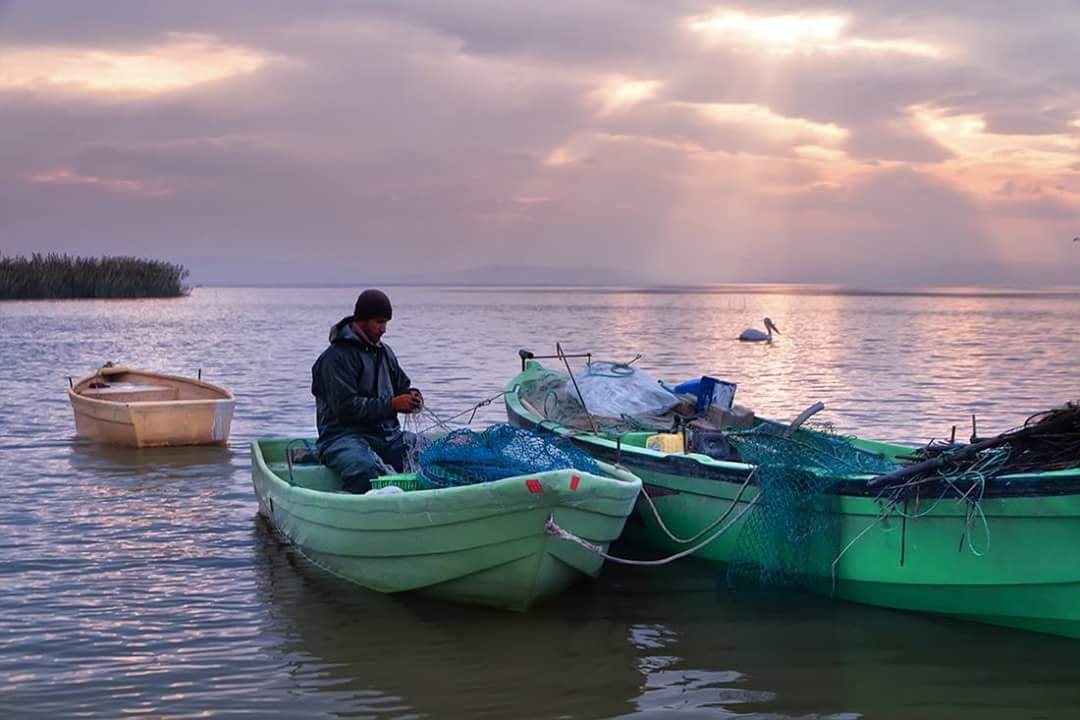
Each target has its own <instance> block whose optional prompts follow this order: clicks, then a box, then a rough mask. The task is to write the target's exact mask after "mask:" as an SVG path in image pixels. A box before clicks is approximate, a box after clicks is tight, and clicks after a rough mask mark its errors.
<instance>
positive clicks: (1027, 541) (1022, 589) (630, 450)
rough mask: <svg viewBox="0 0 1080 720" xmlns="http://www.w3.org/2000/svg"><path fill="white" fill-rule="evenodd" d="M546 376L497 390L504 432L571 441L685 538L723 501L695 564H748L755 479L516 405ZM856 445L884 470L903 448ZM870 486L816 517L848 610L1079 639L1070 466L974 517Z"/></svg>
mask: <svg viewBox="0 0 1080 720" xmlns="http://www.w3.org/2000/svg"><path fill="white" fill-rule="evenodd" d="M551 374H552V371H550V370H548V369H545V368H544V367H543V366H542V365H541V364H540V363H539V362H537V361H535V360H530V361H528V362H527V363H524V368H523V371H522V373H521V374H520V375H518V376H517V377H515V378H514V379H513V380H511V381H510V383H509V384H508V385H507V386H506V391H507V392H506V396H505V397H506V411H507V416H508V418H509V421H510V423H511V424H513V425H516V426H518V427H521V428H533V429H543V430H548V431H551V432H553V433H555V434H558V435H562V436H566V437H572V439H573V442H574V443H575V444H576V445H577V447H579V448H580V449H582V450H584V451H585V452H587V453H588V454H589V455H591V456H592V457H593V458H596V459H599V460H605V461H608V462H617V463H619V464H620V465H621V466H624V467H626V468H628V469H629V470H631V471H632V472H634V473H635V474H636V475H638V476H639V477H640V478H641V479H642V482H643V483H644V487H645V491H646V493H647V494H648V496H649V498H650V499H651V500H652V502H653V503H654V504H655V507H656V508H657V512H658V514H659V517H660V518H661V519H662V521H663V523H664V525H666V527H667V530H668V531H670V535H675V536H678V537H680V538H687V537H690V536H693V535H695V534H697V533H699V532H700V531H701V530H702V529H703V528H707V527H708V526H710V524H714V523H715V521H716V520H717V518H719V517H720V516H721V515H723V514H724V513H725V512H726V511H728V510H729V508H731V506H732V504H733V503H734V504H735V508H733V510H732V512H731V513H729V518H731V522H732V525H731V527H730V530H729V531H727V532H724V533H722V534H719V535H718V536H717V537H716V539H715V540H714V541H713V542H711V543H708V544H707V545H705V546H704V547H702V548H701V549H700V550H699V551H697V552H696V553H695V554H694V556H695V557H697V558H700V559H704V560H710V561H713V562H716V563H720V564H723V565H725V566H726V565H728V564H730V563H732V562H734V561H736V560H740V559H745V556H742V558H739V557H736V552H737V550H738V549H739V548H742V549H743V550H745V548H746V547H747V545H746V544H743V545H740V544H739V543H740V532H741V531H743V530H744V529H745V527H746V521H747V518H749V517H752V515H745V514H744V512H743V511H744V510H746V509H747V508H748V507H749V505H750V503H752V502H754V501H755V497H756V495H757V494H758V489H757V487H756V486H755V482H754V480H753V479H752V478H751V479H750V481H749V482H748V481H747V480H748V477H750V476H751V473H752V471H753V469H754V468H753V467H752V466H750V465H747V464H743V463H737V462H728V461H723V460H716V459H713V458H712V457H709V456H707V455H703V454H696V453H667V452H661V451H657V450H651V449H648V448H646V447H645V440H646V438H647V437H648V436H650V435H651V434H653V433H652V432H627V433H622V434H619V435H617V436H615V437H611V436H604V435H602V434H597V433H592V432H584V431H582V430H581V429H580V428H576V429H571V428H568V427H565V426H563V425H560V424H558V422H555V421H552V420H550V419H548V418H546V417H545V416H544V415H542V413H541V412H540V411H538V410H537V405H536V404H533V403H530V402H529V401H528V400H523V397H522V394H523V388H527V387H529V386H530V385H531V384H532V383H535V382H538V381H540V380H542V379H543V378H545V377H546V378H550V376H551ZM853 444H854V445H855V446H856V447H858V448H861V449H863V450H867V451H870V452H873V453H880V454H882V455H883V456H885V457H887V458H891V459H895V458H896V457H897V456H902V455H905V454H907V453H910V452H911V451H912V448H909V447H905V446H899V445H890V444H884V443H875V442H869V441H863V440H858V439H855V440H853ZM1076 465H1077V466H1080V458H1076ZM868 479H869V478H868V477H866V476H863V477H849V478H845V479H844V480H843V481H842V482H840V483H838V484H837V485H836V487H835V488H833V489H832V490H831V491H830V492H829V493H827V494H826V495H825V496H824V497H823V500H824V504H823V507H822V508H821V512H823V513H826V514H829V515H830V516H831V517H832V520H833V521H835V522H834V524H833V527H834V535H835V536H834V537H831V538H830V542H829V544H828V548H827V550H826V551H827V552H828V557H819V558H817V561H818V562H816V563H814V564H813V566H814V567H819V568H825V572H826V573H827V574H828V576H827V577H820V578H817V580H819V581H820V583H819V584H818V586H819V587H827V588H830V591H831V592H832V593H833V594H834V596H835V597H838V598H841V599H845V600H851V601H855V602H863V603H869V604H872V605H880V606H884V607H890V608H898V609H904V610H914V611H922V612H929V613H935V614H941V615H947V616H951V617H956V618H963V619H968V620H976V621H980V622H985V623H992V624H997V625H1005V626H1010V627H1016V628H1023V629H1027V630H1033V631H1038V632H1044V633H1052V634H1057V635H1064V636H1067V637H1072V638H1080V467H1074V468H1072V469H1067V470H1056V471H1052V472H1041V473H1025V474H1014V475H1003V476H1000V477H996V478H995V479H994V481H993V482H991V483H988V484H987V486H986V487H985V489H984V491H983V494H982V497H981V499H980V500H979V501H978V503H977V506H978V509H977V512H973V511H972V507H973V506H972V504H971V503H970V502H965V501H963V500H961V499H959V498H956V497H951V498H950V497H945V498H943V499H940V500H938V501H937V502H936V503H935V502H934V500H935V499H936V498H934V497H926V496H923V497H922V499H921V503H920V502H919V501H917V500H916V501H914V502H911V501H909V502H906V503H905V504H903V505H896V504H890V503H889V502H888V501H887V498H883V497H880V496H881V492H880V490H879V489H877V488H874V487H871V486H869V485H868V483H867V480H868ZM744 484H745V485H746V488H745V490H744V492H743V493H742V495H741V496H740V495H739V491H740V488H743V486H744ZM636 515H637V516H636V518H634V519H633V520H632V521H631V522H630V523H628V524H627V534H628V536H632V537H633V538H634V539H635V540H636V541H637V542H640V543H642V544H643V545H645V546H648V547H651V548H654V549H655V550H657V551H660V552H663V553H669V552H670V553H674V552H678V551H683V550H685V549H687V547H688V544H687V543H683V542H676V541H675V540H673V539H672V538H671V537H670V535H669V532H665V531H664V529H663V528H661V527H660V525H659V524H658V522H657V520H656V517H655V515H654V513H653V511H652V510H651V509H650V508H649V506H648V504H647V503H639V505H638V512H637V514H636ZM744 515H745V517H744ZM984 519H985V522H984ZM705 537H706V538H707V537H708V534H706V535H705ZM816 551H817V552H820V551H821V549H820V548H818V549H817V550H816Z"/></svg>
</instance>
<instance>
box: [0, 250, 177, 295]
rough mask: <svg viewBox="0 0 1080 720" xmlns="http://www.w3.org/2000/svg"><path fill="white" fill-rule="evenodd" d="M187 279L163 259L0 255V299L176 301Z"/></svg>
mask: <svg viewBox="0 0 1080 720" xmlns="http://www.w3.org/2000/svg"><path fill="white" fill-rule="evenodd" d="M187 276H188V271H187V269H185V268H184V266H183V265H178V264H175V263H170V262H165V261H163V260H147V259H143V258H135V257H102V258H91V257H72V256H70V255H60V254H58V253H49V254H48V255H42V254H40V253H34V254H32V255H31V256H30V257H28V258H27V257H22V256H14V257H12V256H3V255H0V300H44V299H56V300H59V299H72V298H147V297H153V298H163V297H180V296H182V295H186V294H187V293H188V291H189V290H190V288H189V287H188V286H186V285H185V284H184V279H185V278H187Z"/></svg>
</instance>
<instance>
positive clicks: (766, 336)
mask: <svg viewBox="0 0 1080 720" xmlns="http://www.w3.org/2000/svg"><path fill="white" fill-rule="evenodd" d="M765 330H766V331H767V332H761V331H760V330H758V329H757V328H746V329H745V330H743V331H742V335H740V336H739V340H741V341H742V342H772V334H773V332H774V331H775V332H776V334H777V335H779V334H780V328H778V327H776V325H773V321H772V320H770V319H769V318H765Z"/></svg>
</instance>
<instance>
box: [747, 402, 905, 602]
mask: <svg viewBox="0 0 1080 720" xmlns="http://www.w3.org/2000/svg"><path fill="white" fill-rule="evenodd" d="M785 430H786V428H785V427H784V426H780V425H774V424H772V423H762V424H761V425H759V426H757V427H755V428H754V429H752V430H747V431H742V432H729V433H727V440H728V442H729V443H730V444H731V446H732V447H734V448H735V450H736V451H737V452H738V455H739V458H740V459H741V460H742V461H743V462H745V463H748V464H750V465H754V466H756V469H755V470H754V475H753V483H754V485H755V487H756V488H757V492H758V498H759V499H758V500H757V502H756V504H755V505H754V507H753V508H752V509H751V510H750V512H749V513H748V514H747V516H746V520H745V522H744V524H743V526H742V528H741V529H740V531H739V536H738V538H737V539H736V541H735V548H734V552H733V554H732V559H731V562H730V564H729V565H728V568H727V580H728V583H729V585H731V586H732V587H734V588H737V589H744V590H776V589H781V588H783V589H799V590H807V591H811V592H822V593H824V594H830V593H831V592H832V565H833V561H834V560H835V559H836V558H837V556H838V555H839V554H840V552H841V550H842V548H841V541H840V530H841V526H840V515H839V512H838V508H837V507H836V502H837V497H838V496H837V495H835V494H833V493H832V492H831V491H832V490H833V488H834V487H835V486H836V484H837V483H838V482H840V481H841V480H843V479H845V478H849V477H851V476H858V475H867V474H877V473H882V472H888V471H890V470H894V469H895V468H896V467H897V466H896V465H895V464H893V463H892V462H891V461H890V460H888V459H886V458H885V457H883V456H882V455H880V454H878V453H872V452H868V451H865V450H862V449H860V448H858V447H856V446H855V445H853V444H852V443H851V441H850V440H848V439H847V438H844V437H841V436H838V435H834V434H831V433H826V432H819V431H814V430H797V431H796V432H794V433H792V434H791V435H790V436H786V435H785V434H784V431H785Z"/></svg>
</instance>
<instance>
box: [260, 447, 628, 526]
mask: <svg viewBox="0 0 1080 720" xmlns="http://www.w3.org/2000/svg"><path fill="white" fill-rule="evenodd" d="M291 439H293V438H277V437H266V438H255V439H253V440H252V441H251V458H252V465H253V466H257V467H258V468H259V470H260V471H262V472H264V473H266V474H267V475H269V476H271V477H272V478H273V479H274V480H275V481H276V482H278V483H280V485H281V486H282V488H283V489H284V490H285V491H287V492H290V493H292V494H293V497H294V498H296V499H297V500H304V499H306V500H308V501H309V502H297V503H296V504H297V505H298V506H303V507H312V508H339V509H345V508H347V509H348V510H350V511H355V512H361V513H363V514H375V513H382V512H388V511H389V512H395V513H400V512H401V511H400V509H399V508H398V507H397V505H398V503H397V500H398V499H400V498H402V497H403V496H408V498H409V499H410V500H421V499H425V500H431V499H434V498H438V497H446V496H448V495H449V496H450V497H455V496H458V497H461V496H466V495H476V494H477V490H478V489H481V488H483V489H484V490H486V491H487V492H485V493H484V495H485V496H487V497H491V492H490V491H491V490H492V489H496V488H497V489H499V490H500V491H505V490H506V489H509V488H510V487H512V486H513V485H514V484H521V482H522V480H524V479H537V480H540V481H541V482H543V481H544V480H545V479H547V478H550V477H554V476H556V475H562V474H565V473H573V474H576V475H578V476H580V477H581V478H583V479H584V478H588V479H589V481H590V484H592V485H594V487H593V489H592V490H593V491H592V492H591V493H589V494H579V493H578V491H576V490H569V489H564V488H560V487H554V486H549V485H546V484H545V486H544V492H541V493H533V492H530V491H526V494H524V495H522V496H521V498H522V500H525V499H528V498H533V499H538V498H540V499H543V503H541V504H548V505H552V506H557V505H563V506H565V507H574V506H575V505H582V504H585V503H587V502H589V501H623V500H626V499H627V498H626V497H624V495H625V494H627V493H628V491H629V490H630V489H634V497H636V496H637V495H638V494H639V493H641V492H642V489H643V487H644V482H643V481H642V480H641V478H639V477H637V476H636V475H634V474H633V473H632V472H630V471H629V470H627V469H625V468H621V467H616V466H612V467H613V469H614V470H616V471H618V472H622V473H625V474H626V475H627V476H628V477H627V478H626V479H620V478H613V477H606V476H603V475H596V474H594V473H590V472H587V471H584V470H578V469H576V468H565V469H560V470H548V471H545V472H541V473H524V474H521V475H513V476H511V477H507V478H502V479H500V480H493V481H491V482H487V483H478V484H473V485H459V486H455V487H447V488H432V489H420V490H409V491H406V492H403V493H387V494H382V495H366V494H353V493H346V492H342V491H339V490H316V489H313V488H309V487H305V486H303V485H297V484H294V483H290V482H289V481H288V480H287V479H285V478H283V477H282V476H281V475H279V474H278V472H276V471H275V470H274V469H273V468H272V467H271V466H270V463H268V462H267V461H266V458H265V456H264V455H263V452H262V447H261V444H262V443H264V442H287V441H288V440H291ZM601 462H602V461H601ZM602 464H604V465H609V464H608V463H602ZM402 475H409V473H404V474H402ZM596 486H599V487H596ZM607 491H612V492H607ZM616 491H617V492H616ZM421 495H422V498H421V497H420V496H421ZM311 501H313V502H311ZM373 501H375V502H373ZM380 501H385V502H380ZM343 503H344V505H343ZM391 503H393V504H392V505H391ZM487 507H490V508H492V509H499V510H503V511H505V510H507V509H508V507H507V505H506V504H505V503H500V502H491V503H487V504H485V505H480V504H477V505H473V506H472V508H474V509H476V510H482V509H485V508H487ZM424 512H428V510H425V511H424Z"/></svg>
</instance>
